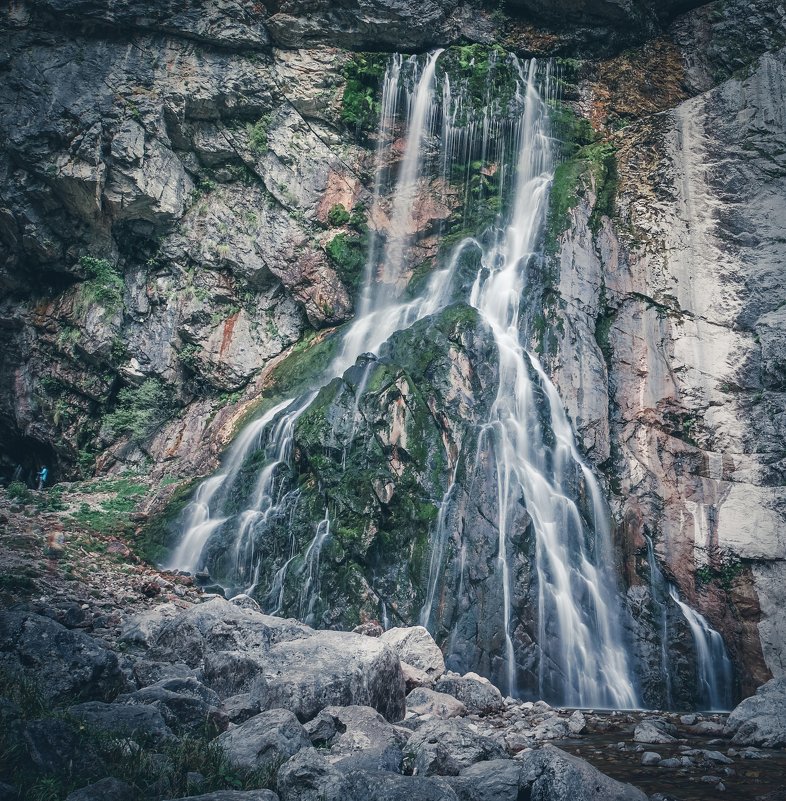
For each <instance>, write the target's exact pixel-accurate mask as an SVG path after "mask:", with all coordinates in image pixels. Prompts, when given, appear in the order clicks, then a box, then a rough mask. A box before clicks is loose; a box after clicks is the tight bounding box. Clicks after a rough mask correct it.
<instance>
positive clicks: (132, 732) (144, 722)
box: [68, 701, 174, 742]
mask: <svg viewBox="0 0 786 801" xmlns="http://www.w3.org/2000/svg"><path fill="white" fill-rule="evenodd" d="M68 714H69V715H71V716H72V717H74V718H76V720H79V721H81V722H82V723H84V724H85V725H86V726H88V727H89V728H91V729H94V730H96V731H102V732H107V733H108V734H115V735H119V736H121V737H144V738H150V739H152V740H156V741H158V742H160V741H162V740H171V739H174V735H173V734H172V732H171V730H170V729H169V727H168V726H167V725H166V722H165V721H164V718H163V717H162V715H161V713H160V712H159V711H158V709H156V708H155V707H154V706H149V705H145V704H119V703H115V704H106V703H102V702H101V701H87V702H86V703H84V704H77V705H76V706H72V707H69V709H68Z"/></svg>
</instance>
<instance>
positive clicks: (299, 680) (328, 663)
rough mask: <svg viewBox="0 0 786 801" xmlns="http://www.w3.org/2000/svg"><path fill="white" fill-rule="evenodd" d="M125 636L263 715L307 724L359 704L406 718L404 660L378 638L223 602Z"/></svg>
mask: <svg viewBox="0 0 786 801" xmlns="http://www.w3.org/2000/svg"><path fill="white" fill-rule="evenodd" d="M127 630H128V634H129V637H133V640H132V641H133V642H134V643H135V644H137V645H142V646H146V647H147V649H148V658H152V659H154V660H157V661H164V662H166V661H169V662H178V663H185V664H187V665H189V666H190V667H191V668H197V669H201V670H202V676H203V678H204V682H205V684H206V685H207V686H208V687H210V688H211V689H212V690H214V691H215V692H216V693H217V694H218V695H219V696H220V697H222V698H229V697H233V696H235V695H242V694H246V693H247V694H249V695H250V696H251V698H250V700H251V702H252V703H258V704H259V706H260V708H261V709H264V708H268V709H275V708H282V709H289V710H290V711H292V712H294V713H295V714H296V715H297V716H298V718H299V719H300V720H301V721H306V720H310V719H311V718H313V717H314V716H315V715H316V714H317V713H318V712H319V711H320V710H321V709H324V708H325V707H326V706H333V705H335V706H349V705H353V704H359V705H364V706H371V707H373V708H374V709H376V710H377V711H379V712H380V713H381V714H382V715H384V717H385V718H387V719H388V720H391V721H396V720H400V719H401V718H403V717H404V712H405V700H404V699H405V696H404V690H405V688H404V679H403V675H402V673H401V664H400V662H399V658H398V656H397V655H396V653H395V652H394V651H393V650H391V649H390V648H389V647H388V646H386V645H385V643H383V642H381V641H380V640H379V639H376V638H371V637H364V636H362V635H360V634H352V633H348V632H340V631H315V630H314V629H311V628H309V627H308V626H305V625H303V624H302V623H298V622H297V621H295V620H283V619H281V618H275V617H271V616H269V615H263V614H261V613H260V612H258V611H257V610H256V609H255V608H253V606H251V605H250V604H244V605H242V606H239V605H237V604H233V603H231V602H230V601H226V600H224V599H223V598H214V599H211V600H210V601H207V602H205V603H203V604H199V605H197V606H194V607H192V608H190V609H188V610H186V611H184V612H181V613H179V614H177V615H174V616H171V615H169V614H168V613H167V614H166V615H162V616H161V617H160V618H159V619H158V620H154V619H153V616H151V615H150V614H147V615H145V616H143V617H142V619H140V620H138V621H136V622H135V623H129V625H128V629H127Z"/></svg>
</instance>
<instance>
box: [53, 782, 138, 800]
mask: <svg viewBox="0 0 786 801" xmlns="http://www.w3.org/2000/svg"><path fill="white" fill-rule="evenodd" d="M133 799H134V788H133V787H131V785H130V784H126V782H121V781H120V780H119V779H114V778H111V777H109V778H106V779H101V780H100V781H97V782H96V783H95V784H90V785H88V786H87V787H82V788H81V789H79V790H74V792H73V793H69V795H67V796H66V800H65V801H133Z"/></svg>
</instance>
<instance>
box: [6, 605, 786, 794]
mask: <svg viewBox="0 0 786 801" xmlns="http://www.w3.org/2000/svg"><path fill="white" fill-rule="evenodd" d="M368 633H370V634H374V635H378V636H364V635H363V634H360V633H347V632H336V631H316V630H313V629H311V628H309V627H308V626H305V625H303V624H302V623H299V622H297V621H295V620H283V619H280V618H276V617H271V616H269V615H265V614H263V613H262V612H261V610H260V609H259V607H258V605H257V604H256V602H255V601H253V600H252V599H251V598H248V597H246V596H238V597H237V598H234V599H232V600H231V601H227V600H225V599H223V598H218V597H215V598H210V599H208V600H206V601H205V602H203V603H201V604H196V605H193V606H190V607H188V608H185V609H183V608H179V607H177V606H175V605H173V604H168V603H164V604H160V605H159V606H157V607H155V608H153V609H149V610H145V611H144V612H142V613H141V614H139V615H137V616H136V617H133V618H130V619H128V620H126V622H125V624H124V625H123V627H122V632H121V636H120V640H119V642H118V647H117V650H113V649H111V648H110V647H108V646H107V645H106V644H105V643H104V642H102V641H100V640H99V639H97V638H93V637H90V636H89V635H87V634H86V633H84V632H83V631H80V630H78V629H69V628H66V627H65V626H63V625H61V624H60V623H58V622H56V621H54V620H52V619H50V618H49V617H44V616H41V615H38V614H35V613H34V612H30V611H24V610H20V611H15V612H9V613H6V614H5V615H4V616H3V617H2V618H1V619H0V671H2V673H3V675H4V676H6V677H10V679H11V680H12V682H13V681H16V682H17V684H18V685H19V686H21V685H22V684H23V683H25V682H27V683H30V680H31V679H36V680H38V682H39V683H40V696H39V697H40V699H41V700H40V703H39V705H38V706H37V707H36V706H33V708H30V707H29V705H28V708H23V706H24V704H23V703H22V696H21V695H20V696H19V698H17V699H16V700H14V699H11V698H9V699H7V700H6V699H3V700H2V701H0V716H1V717H2V722H3V728H4V732H5V733H4V738H5V743H4V745H5V744H7V743H8V742H9V741H13V742H14V743H15V747H16V748H17V751H16V752H15V753H16V754H17V755H18V756H19V759H20V760H21V762H20V763H19V764H22V762H24V763H25V764H27V765H28V766H29V769H30V770H33V771H36V772H38V773H40V774H41V775H42V776H46V777H51V779H52V781H61V782H65V784H64V786H67V787H68V788H69V789H72V790H73V792H71V794H70V795H68V801H105V799H106V800H108V799H112V801H114V800H115V799H118V801H123V799H128V801H137V799H143V798H144V799H157V800H159V801H164V799H170V798H172V799H173V798H182V797H184V793H189V792H190V793H191V795H189V796H188V797H189V798H194V799H195V798H199V799H201V801H276V799H278V801H375V800H376V799H378V800H379V801H398V799H401V800H402V801H404V799H406V801H421V800H422V801H432V800H433V801H507V800H508V799H509V801H517V799H520V798H532V799H538V801H563V800H565V801H567V799H570V801H585V799H586V801H589V800H590V799H593V801H598V799H604V801H644V799H646V798H647V796H646V795H644V793H642V792H641V791H640V790H638V789H636V788H634V787H633V786H631V785H629V784H623V783H621V782H618V781H616V780H614V779H612V778H610V777H608V776H606V775H604V774H603V773H601V772H599V771H598V770H596V769H595V768H594V767H592V766H591V765H590V764H589V763H588V762H586V761H584V760H583V759H581V758H579V757H577V756H575V755H572V754H569V753H567V752H566V751H565V750H563V749H561V748H558V747H556V746H555V745H553V744H552V743H551V742H550V741H559V742H560V744H562V745H563V747H567V746H566V744H567V743H569V742H570V741H571V738H573V739H574V740H576V739H577V738H581V737H582V736H583V733H584V732H585V731H586V730H587V729H588V727H591V728H593V730H594V731H598V730H599V727H601V724H602V720H601V718H600V717H599V716H597V715H593V714H592V713H589V712H586V713H584V712H581V711H578V710H574V711H565V710H556V709H552V708H551V707H550V706H549V705H548V704H546V703H544V702H542V701H539V702H536V703H532V702H524V703H521V702H519V701H516V700H514V699H512V698H503V697H502V695H501V694H500V692H499V691H498V690H497V688H495V687H494V686H493V685H492V684H490V683H489V682H488V681H487V680H486V679H484V678H482V677H480V676H477V675H475V674H472V673H468V674H466V675H464V676H459V675H457V674H454V673H450V672H447V671H446V670H445V664H444V661H443V659H442V654H441V653H440V651H439V648H438V647H437V645H436V644H435V643H434V641H433V639H432V638H431V636H430V635H429V634H428V632H427V631H426V630H425V629H423V628H422V627H413V628H410V629H393V630H390V631H388V632H384V633H380V632H379V631H369V632H368ZM6 684H7V685H8V682H6ZM783 686H784V685H783V683H782V682H776V681H774V682H770V683H769V684H768V685H766V686H765V687H763V688H761V690H760V693H759V694H758V695H757V696H755V697H754V698H751V699H747V700H746V701H745V702H743V703H742V704H741V705H740V706H739V707H738V709H737V710H735V712H734V713H733V714H732V715H731V716H730V717H729V721H728V724H727V726H726V736H733V738H734V739H733V742H734V744H735V745H747V744H752V745H772V744H782V743H783V742H784V737H783V719H784V718H783V710H784V701H785V700H786V694H785V693H784V690H783ZM689 717H690V719H687V718H686V719H685V720H683V721H682V724H684V726H686V727H687V728H688V729H699V728H700V727H701V726H702V725H703V726H705V727H707V726H709V727H710V729H708V730H707V733H708V734H711V735H713V736H714V735H715V734H721V733H722V731H718V730H719V729H721V725H720V724H718V723H713V722H711V721H701V720H700V719H699V718H697V717H696V716H689ZM672 718H673V716H672ZM619 720H621V721H622V720H624V721H625V725H627V727H628V728H627V731H628V732H629V735H628V736H630V732H631V731H632V729H633V726H634V725H636V723H638V725H636V728H635V732H633V741H634V742H633V744H632V745H631V746H630V750H634V749H635V750H641V751H643V755H642V757H641V761H642V764H644V765H663V766H664V767H668V764H669V760H668V759H665V760H663V759H661V757H660V755H659V754H658V753H657V752H656V749H657V748H660V747H661V746H663V745H668V744H671V743H679V742H682V741H681V740H679V739H678V734H679V732H678V731H677V730H676V728H675V727H674V724H673V723H672V722H671V719H667V718H666V717H662V716H661V717H659V716H654V715H650V716H643V719H642V716H640V717H639V718H631V717H630V716H627V717H626V716H625V715H620V716H619ZM682 724H681V725H682ZM603 725H606V726H609V725H611V726H612V730H613V728H614V727H613V724H608V723H606V724H603ZM712 727H715V728H714V729H713V728H712ZM195 743H202V744H203V745H202V746H201V747H202V748H203V749H204V750H203V751H202V752H200V753H201V754H202V757H201V758H202V759H203V761H204V765H200V766H199V767H200V768H201V770H196V769H192V770H190V771H189V772H187V773H186V774H185V775H183V773H184V771H186V763H187V760H186V759H185V757H184V756H183V754H184V752H185V751H187V750H188V749H189V748H190V749H193V748H194V747H195V745H194V744H195ZM623 745H624V744H623ZM625 747H626V748H627V746H625ZM645 749H649V750H645ZM118 754H120V755H121V756H118ZM130 757H133V759H136V760H137V761H139V762H143V761H144V760H149V761H150V762H151V763H153V764H154V769H153V770H150V769H149V768H150V766H149V765H148V771H147V773H144V771H141V769H140V771H137V773H134V772H133V771H131V772H129V770H128V769H127V765H126V763H125V762H122V760H123V759H125V760H126V761H127V760H128V759H129V758H130ZM637 758H638V757H637ZM118 760H120V761H118ZM685 760H688V762H690V763H691V764H695V765H698V766H701V765H704V764H705V763H706V764H707V765H712V766H714V767H715V768H717V770H718V771H721V770H723V769H726V765H727V764H729V763H731V762H732V760H731V759H730V758H729V757H727V756H725V755H724V754H721V753H720V752H719V751H698V750H696V749H693V750H690V751H688V750H686V751H685V752H684V754H683V756H682V762H680V767H684V765H683V762H685ZM678 761H679V760H678ZM686 764H687V763H686ZM120 765H122V766H123V769H122V770H120V769H119V767H118V766H120ZM192 768H193V765H192ZM219 773H220V774H221V775H223V776H224V777H225V779H226V782H228V783H229V786H232V785H234V786H238V787H244V788H246V789H240V790H226V789H220V788H219V787H218V786H217V781H216V774H219ZM113 774H117V775H113ZM230 776H231V781H229V779H228V778H227V777H230ZM15 777H17V778H18V776H17V774H14V772H13V770H11V771H10V772H7V773H6V774H4V775H2V777H0V781H5V782H6V784H0V798H6V797H7V798H18V797H19V793H18V790H15V789H14V787H13V781H14V780H15ZM718 783H719V784H720V783H721V779H720V778H719V779H718ZM224 786H227V785H226V783H225V784H224ZM184 788H185V789H184ZM192 791H193V792H192Z"/></svg>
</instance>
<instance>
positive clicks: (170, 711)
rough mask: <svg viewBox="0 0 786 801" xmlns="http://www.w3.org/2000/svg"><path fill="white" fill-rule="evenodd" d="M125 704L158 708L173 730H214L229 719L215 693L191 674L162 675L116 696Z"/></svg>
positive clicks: (222, 729)
mask: <svg viewBox="0 0 786 801" xmlns="http://www.w3.org/2000/svg"><path fill="white" fill-rule="evenodd" d="M117 701H118V702H119V703H125V704H145V705H149V706H153V707H155V708H156V709H158V711H159V712H161V715H162V717H163V718H164V720H165V722H166V723H167V725H169V726H171V727H172V728H173V729H174V730H176V731H198V732H203V731H205V730H206V729H207V730H212V731H214V732H215V733H216V734H217V733H219V732H222V731H224V730H225V729H226V728H227V725H228V722H229V719H228V718H227V716H226V715H225V714H224V713H223V712H221V711H219V709H218V707H219V706H220V704H221V700H220V699H219V697H218V695H217V694H216V693H214V692H213V691H212V690H210V689H208V688H207V687H205V686H204V684H201V683H200V682H198V681H197V680H196V679H195V678H193V677H188V678H184V679H179V678H174V679H164V680H163V681H159V682H156V683H155V684H151V685H150V686H149V687H143V688H142V689H141V690H137V691H136V692H133V693H127V694H125V695H121V696H118V699H117Z"/></svg>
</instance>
